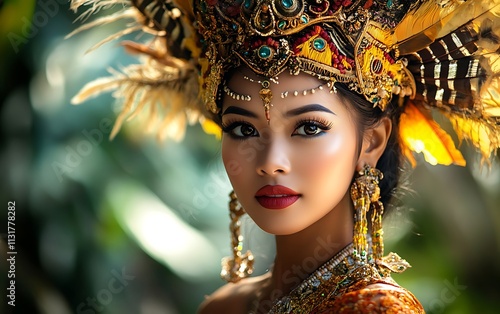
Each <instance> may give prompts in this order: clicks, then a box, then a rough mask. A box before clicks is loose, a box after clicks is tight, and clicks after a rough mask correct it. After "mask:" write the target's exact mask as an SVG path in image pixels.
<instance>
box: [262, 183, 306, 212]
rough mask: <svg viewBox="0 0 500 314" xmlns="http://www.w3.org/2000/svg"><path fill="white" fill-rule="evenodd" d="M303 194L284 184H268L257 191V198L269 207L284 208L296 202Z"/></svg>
mask: <svg viewBox="0 0 500 314" xmlns="http://www.w3.org/2000/svg"><path fill="white" fill-rule="evenodd" d="M300 196H301V195H300V194H299V193H297V192H295V191H294V190H292V189H289V188H287V187H285V186H282V185H266V186H264V187H263V188H261V189H260V190H258V191H257V193H255V198H256V199H257V202H259V204H260V205H262V207H265V208H267V209H283V208H286V207H288V206H290V205H292V204H293V203H295V202H296V201H297V200H298V199H299V197H300Z"/></svg>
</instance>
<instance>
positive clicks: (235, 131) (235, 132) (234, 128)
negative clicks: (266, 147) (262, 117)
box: [223, 123, 258, 138]
mask: <svg viewBox="0 0 500 314" xmlns="http://www.w3.org/2000/svg"><path fill="white" fill-rule="evenodd" d="M223 131H224V132H226V133H229V134H230V135H231V136H233V137H240V138H245V137H252V136H257V135H258V134H257V130H256V129H255V128H254V127H253V126H251V125H249V124H246V123H234V124H232V125H230V126H229V127H223Z"/></svg>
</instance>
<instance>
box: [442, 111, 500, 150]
mask: <svg viewBox="0 0 500 314" xmlns="http://www.w3.org/2000/svg"><path fill="white" fill-rule="evenodd" d="M447 117H448V119H449V120H450V122H451V124H452V125H453V128H454V129H455V132H456V133H457V135H458V138H459V139H460V141H463V140H466V141H469V142H470V143H472V144H473V145H474V147H476V148H477V149H478V150H479V151H480V152H481V154H482V156H483V160H488V159H489V158H490V157H491V154H492V153H493V152H495V150H496V149H498V148H499V147H500V124H495V123H494V122H492V121H482V120H479V119H472V118H470V117H464V116H460V115H455V114H448V115H447Z"/></svg>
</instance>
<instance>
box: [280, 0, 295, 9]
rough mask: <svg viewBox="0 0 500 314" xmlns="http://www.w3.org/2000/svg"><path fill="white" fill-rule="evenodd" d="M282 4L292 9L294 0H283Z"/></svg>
mask: <svg viewBox="0 0 500 314" xmlns="http://www.w3.org/2000/svg"><path fill="white" fill-rule="evenodd" d="M281 4H282V5H283V7H284V8H285V9H290V8H291V7H292V6H293V4H294V1H293V0H281Z"/></svg>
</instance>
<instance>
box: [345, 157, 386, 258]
mask: <svg viewBox="0 0 500 314" xmlns="http://www.w3.org/2000/svg"><path fill="white" fill-rule="evenodd" d="M382 178H383V174H382V172H380V170H378V169H376V168H372V167H371V166H370V165H365V166H364V167H363V170H361V171H360V172H359V173H358V174H357V176H356V178H355V179H354V182H353V184H352V186H351V199H352V201H353V203H354V236H353V245H354V258H355V259H356V261H357V262H358V263H361V264H363V263H366V262H367V261H371V259H372V258H374V259H375V260H380V259H381V258H382V256H383V254H384V242H383V230H382V215H383V214H384V205H383V204H382V202H380V200H379V199H380V187H379V185H378V184H379V181H380V180H382ZM370 209H372V214H371V218H372V219H371V222H372V225H371V238H372V246H371V252H369V251H368V242H367V234H368V221H367V218H366V215H367V213H368V212H369V211H370Z"/></svg>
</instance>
